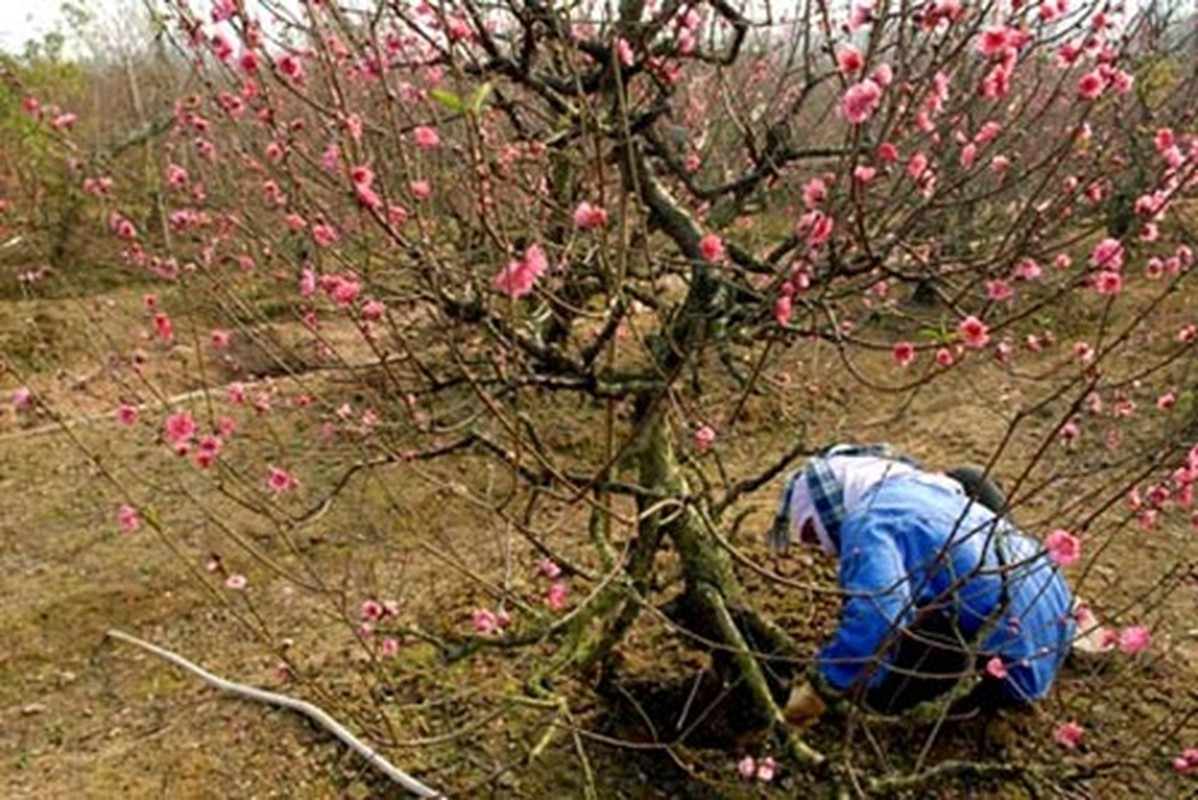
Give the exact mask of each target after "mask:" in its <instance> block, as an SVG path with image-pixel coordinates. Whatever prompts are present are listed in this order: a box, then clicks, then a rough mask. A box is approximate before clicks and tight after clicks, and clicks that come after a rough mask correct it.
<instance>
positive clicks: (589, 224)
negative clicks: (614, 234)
mask: <svg viewBox="0 0 1198 800" xmlns="http://www.w3.org/2000/svg"><path fill="white" fill-rule="evenodd" d="M606 224H607V211H606V209H603V208H599V207H598V206H593V205H591V204H590V203H588V202H587V201H586V200H583V201H582V202H581V203H579V204H578V208H576V209H574V227H576V228H578V229H579V230H582V231H589V230H591V229H592V228H602V227H603V226H604V225H606Z"/></svg>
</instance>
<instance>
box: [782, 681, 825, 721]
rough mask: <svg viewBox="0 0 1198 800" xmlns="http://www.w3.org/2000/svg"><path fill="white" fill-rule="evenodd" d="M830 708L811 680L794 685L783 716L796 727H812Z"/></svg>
mask: <svg viewBox="0 0 1198 800" xmlns="http://www.w3.org/2000/svg"><path fill="white" fill-rule="evenodd" d="M827 710H828V704H827V703H825V702H824V701H823V698H821V697H820V696H819V694H817V693H816V691H815V688H814V687H813V686H812V685H811V682H810V681H803V683H801V684H798V685H796V686H792V687H791V689H790V698H789V699H788V700H787V701H786V708H785V709H784V710H783V711H782V716H783V717H785V718H786V722H787V723H788V724H789V725H791V726H792V727H795V728H800V729H803V728H810V727H812V726H813V725H815V723H817V722H819V718H820V717H821V716H823V714H824V712H825V711H827Z"/></svg>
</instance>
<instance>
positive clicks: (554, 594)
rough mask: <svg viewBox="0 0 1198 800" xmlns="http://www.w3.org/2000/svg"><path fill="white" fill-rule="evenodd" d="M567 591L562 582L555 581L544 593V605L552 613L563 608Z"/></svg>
mask: <svg viewBox="0 0 1198 800" xmlns="http://www.w3.org/2000/svg"><path fill="white" fill-rule="evenodd" d="M569 591H570V590H569V588H568V587H567V586H566V584H565V583H564V582H563V581H555V582H554V583H553V584H552V585H551V586H550V587H549V591H547V592H546V593H545V605H547V606H549V607H550V608H551V609H553V610H554V611H557V610H559V609H561V608H563V607H564V606H565V605H566V595H567V594H568V593H569Z"/></svg>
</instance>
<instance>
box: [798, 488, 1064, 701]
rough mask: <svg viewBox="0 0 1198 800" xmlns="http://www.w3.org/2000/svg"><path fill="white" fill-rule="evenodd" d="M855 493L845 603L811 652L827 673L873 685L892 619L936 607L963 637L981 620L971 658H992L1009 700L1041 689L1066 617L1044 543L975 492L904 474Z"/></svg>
mask: <svg viewBox="0 0 1198 800" xmlns="http://www.w3.org/2000/svg"><path fill="white" fill-rule="evenodd" d="M860 505H861V507H860V508H858V509H856V510H853V511H850V512H849V513H848V515H847V516H846V517H845V518H844V521H843V523H842V525H841V528H840V531H839V538H840V542H839V546H840V586H841V588H842V590H844V592H845V601H844V609H843V612H842V614H841V618H840V626H839V628H838V629H837V631H836V634H835V636H834V637H833V639H832V641H831V642H830V643H829V644H828V645H827V646H826V647H824V648H823V649H822V650H821V651H820V653H819V656H818V659H817V668H818V670H819V672H820V674H821V675H822V677H823V679H824V680H825V681H826V682H827V684H828V685H829V686H830V687H831V688H832V689H835V690H837V691H844V690H846V689H849V688H850V687H857V688H864V689H870V688H876V687H877V686H878V685H879V684H880V683H881V682H882V681H883V680H884V679H885V678H886V676H887V675H888V674H889V670H888V669H887V659H888V658H889V657H891V656H892V654H893V650H892V648H893V645H894V644H895V642H896V639H895V635H896V631H897V630H899V629H900V628H907V627H909V626H910V625H911V623H912V622H913V621H914V620H915V618H916V615H917V614H918V613H919V612H920V611H921V610H927V609H929V608H941V609H943V612H942V613H948V614H950V615H952V618H953V619H954V620H955V627H956V628H957V630H959V631H960V632H961V633H962V634H963V635H964V637H965V639H964V641H965V642H966V643H967V646H976V645H975V644H974V643H976V641H977V637H978V634H979V631H981V638H982V644H981V646H980V647H979V648H978V655H979V657H980V658H979V663H985V662H986V661H987V660H988V659H989V658H991V657H994V656H997V657H999V658H1001V659H1002V661H1003V664H1004V665H1005V666H1006V669H1007V673H1008V677H1007V678H1006V679H1005V681H1004V689H1005V690H1006V692H1007V694H1008V695H1009V696H1010V698H1011V699H1012V700H1025V701H1026V700H1034V699H1038V698H1041V697H1043V696H1044V695H1045V694H1047V693H1048V690H1049V689H1050V688H1051V687H1052V683H1053V680H1054V679H1055V678H1056V674H1057V670H1058V669H1059V668H1060V665H1061V662H1062V660H1063V659H1064V657H1065V655H1066V653H1067V652H1068V650H1069V645H1070V643H1071V642H1072V641H1073V638H1074V635H1075V623H1074V620H1073V617H1072V614H1071V610H1072V598H1071V596H1070V593H1069V588H1068V586H1067V585H1066V583H1065V580H1064V578H1063V577H1062V576H1061V574H1060V572H1059V571H1058V570H1057V569H1056V568H1055V567H1054V565H1053V564H1052V563H1051V561H1050V560H1049V558H1048V556H1047V554H1046V553H1045V552H1044V550H1043V548H1042V547H1040V546H1039V545H1038V544H1037V543H1036V542H1035V541H1033V540H1032V539H1029V538H1028V537H1026V536H1024V535H1022V534H1021V533H1019V532H1018V531H1017V530H1016V529H1015V528H1014V527H1013V526H1012V525H1010V524H1009V523H1007V522H1005V521H1001V520H998V519H996V517H995V515H994V514H993V513H992V512H990V511H989V510H988V509H986V508H985V507H984V506H982V505H981V504H979V503H976V502H971V501H970V500H969V498H967V497H966V496H964V495H962V494H958V493H954V492H952V491H949V490H948V489H946V488H943V487H941V486H936V485H930V484H928V483H924V482H920V481H918V480H914V479H909V478H895V479H893V480H886V481H883V482H882V483H880V484H878V485H877V487H875V488H874V489H873V490H871V491H870V492H869V494H868V495H867V496H866V499H865V502H862V503H861V504H860ZM1004 565H1005V566H1004ZM1004 580H1005V583H1006V586H1005V593H1004V586H1003V583H1004ZM1004 595H1005V606H1006V608H1005V610H1004V608H1003V606H1004Z"/></svg>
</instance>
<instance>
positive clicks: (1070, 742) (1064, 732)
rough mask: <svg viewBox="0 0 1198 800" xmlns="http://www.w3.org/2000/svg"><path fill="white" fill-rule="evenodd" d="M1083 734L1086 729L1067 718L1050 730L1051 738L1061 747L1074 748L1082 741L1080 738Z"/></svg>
mask: <svg viewBox="0 0 1198 800" xmlns="http://www.w3.org/2000/svg"><path fill="white" fill-rule="evenodd" d="M1085 734H1086V731H1085V729H1084V728H1083V727H1082V726H1081V725H1078V724H1077V723H1076V722H1074V721H1073V720H1069V721H1068V722H1064V723H1062V724H1060V725H1058V726H1057V728H1056V730H1054V731H1053V732H1052V738H1053V741H1055V742H1056V743H1057V744H1059V745H1061V746H1062V747H1068V748H1069V749H1070V750H1076V749H1077V748H1078V746H1079V745H1080V744H1081V743H1082V738H1083V737H1084V736H1085Z"/></svg>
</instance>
